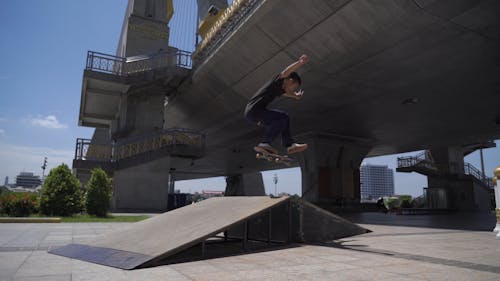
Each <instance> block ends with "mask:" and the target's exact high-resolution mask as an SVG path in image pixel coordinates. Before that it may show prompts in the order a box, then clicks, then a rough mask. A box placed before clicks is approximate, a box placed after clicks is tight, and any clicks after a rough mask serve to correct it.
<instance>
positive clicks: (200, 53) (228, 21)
mask: <svg viewBox="0 0 500 281" xmlns="http://www.w3.org/2000/svg"><path fill="white" fill-rule="evenodd" d="M262 2H263V1H262V0H234V1H233V3H232V4H231V6H229V7H228V8H227V9H226V10H225V11H224V14H223V15H222V16H221V17H220V18H219V19H218V20H217V22H215V24H214V25H213V26H212V28H211V29H210V30H209V31H208V32H207V34H206V35H205V38H203V40H202V41H201V43H200V44H198V46H197V50H196V52H195V53H194V54H193V57H194V60H195V61H196V63H197V64H199V63H200V62H201V61H203V60H205V58H206V57H207V56H208V55H210V54H211V53H212V52H213V50H215V49H216V48H217V47H218V46H219V45H220V44H221V42H222V41H223V40H224V39H225V38H227V37H228V35H229V34H231V32H232V31H233V30H234V29H235V28H236V27H238V26H239V25H240V23H242V22H243V21H244V19H246V18H247V16H248V15H249V14H250V12H251V11H253V10H254V8H255V7H257V4H259V3H262Z"/></svg>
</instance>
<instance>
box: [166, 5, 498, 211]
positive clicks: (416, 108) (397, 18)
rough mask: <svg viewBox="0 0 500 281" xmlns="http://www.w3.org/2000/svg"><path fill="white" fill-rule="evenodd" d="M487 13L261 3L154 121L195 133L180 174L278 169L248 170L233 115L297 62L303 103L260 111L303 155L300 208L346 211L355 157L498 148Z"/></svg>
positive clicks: (494, 56) (485, 9)
mask: <svg viewBox="0 0 500 281" xmlns="http://www.w3.org/2000/svg"><path fill="white" fill-rule="evenodd" d="M499 13H500V3H499V2H498V1H465V0H463V1H418V0H417V1H413V0H407V1H404V0H397V1H396V0H393V1H389V0H387V1H363V0H353V1H347V0H344V1H342V0H339V1H329V0H315V1H300V0H286V1H285V0H281V1H279V0H275V1H270V0H267V1H262V2H261V4H259V6H258V7H257V8H256V9H255V11H254V12H253V14H252V15H251V16H250V17H249V18H248V19H246V21H245V22H244V23H243V24H242V25H241V26H240V27H239V28H238V30H237V31H236V32H234V33H233V34H231V35H230V36H228V37H227V38H226V39H225V41H224V43H222V44H221V45H220V46H219V47H218V48H217V49H215V50H214V51H213V52H212V53H211V55H210V56H209V57H208V58H207V59H206V60H205V61H204V62H203V63H202V64H201V65H198V66H197V67H196V68H195V70H194V73H193V76H192V78H191V79H190V80H189V81H187V82H185V83H184V84H183V85H181V87H180V88H179V94H178V95H177V96H176V98H175V99H173V100H172V101H171V102H170V103H169V105H168V107H167V109H166V120H165V122H166V124H167V127H188V128H192V129H199V130H202V131H204V132H206V133H207V155H206V157H205V158H203V159H200V160H197V161H195V163H194V165H193V167H192V168H191V169H193V170H196V171H199V172H202V174H205V175H214V176H216V175H234V174H246V173H251V172H254V171H258V170H268V169H275V168H284V167H283V166H277V165H274V164H270V163H267V162H266V161H258V160H256V159H255V157H254V153H253V152H252V147H253V146H254V145H255V144H256V143H257V142H258V141H259V138H260V136H261V134H262V132H261V129H259V128H258V127H256V126H255V125H253V124H250V123H248V122H247V121H245V120H244V118H243V109H244V107H245V104H246V102H247V100H248V99H249V98H250V97H251V96H252V95H253V94H254V93H255V92H256V91H257V90H258V89H259V88H260V87H261V86H262V85H263V84H264V83H265V82H266V81H267V80H269V79H271V78H272V77H273V76H274V75H276V74H277V73H278V72H279V71H281V70H282V69H283V68H284V67H286V66H287V65H288V64H290V63H291V62H293V61H294V60H296V59H297V58H298V57H299V56H300V55H301V54H303V53H304V54H308V55H309V57H310V63H309V64H308V65H307V66H305V67H304V69H301V71H300V74H301V76H302V78H303V88H304V90H305V95H304V98H303V99H302V100H300V101H295V100H289V99H285V98H282V99H279V100H278V101H277V102H275V103H274V104H272V107H274V108H279V109H282V110H286V111H287V112H289V115H290V116H291V127H292V133H294V135H296V136H297V139H298V140H300V141H305V142H309V143H310V144H311V149H309V151H307V152H305V153H302V154H301V155H297V156H296V158H298V160H299V163H300V167H301V170H302V190H303V193H304V197H305V198H307V199H308V200H311V201H318V200H326V201H328V200H336V199H342V200H349V199H354V200H356V199H357V198H359V164H360V162H361V161H362V159H363V158H364V157H370V156H378V155H386V154H393V153H401V152H408V151H415V150H421V149H426V148H429V147H436V146H440V147H446V146H453V145H462V144H467V143H473V142H479V141H485V140H490V139H498V138H500V130H499V128H500V127H499V126H500V125H499V124H498V119H499V118H500V111H499V107H498V104H499V102H500V96H499V95H498V90H499V89H500V80H499V79H498V74H499V73H500V64H499V63H498V62H499V59H500V21H499V20H498V14H499ZM277 145H278V144H277ZM181 177H182V176H181ZM191 177H193V176H192V175H191V176H187V175H186V178H191Z"/></svg>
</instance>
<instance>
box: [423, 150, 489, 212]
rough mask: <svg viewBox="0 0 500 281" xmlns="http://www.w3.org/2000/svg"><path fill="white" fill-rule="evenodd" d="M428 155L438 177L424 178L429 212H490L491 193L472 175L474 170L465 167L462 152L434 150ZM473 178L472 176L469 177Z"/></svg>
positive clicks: (468, 166) (479, 179)
mask: <svg viewBox="0 0 500 281" xmlns="http://www.w3.org/2000/svg"><path fill="white" fill-rule="evenodd" d="M429 151H430V155H431V157H432V160H433V161H434V163H435V165H436V168H437V170H438V173H437V174H436V175H428V176H427V183H428V188H427V197H428V200H429V202H432V203H429V204H430V206H429V207H431V208H451V209H458V210H484V211H486V210H489V209H490V201H491V200H490V191H489V190H488V189H489V188H488V187H487V186H485V184H484V183H482V182H481V176H480V175H475V176H476V177H477V179H476V178H475V177H474V171H473V170H475V168H474V167H472V166H470V165H468V164H465V163H464V148H463V147H457V146H450V147H433V148H431V149H430V150H429ZM470 175H472V176H470Z"/></svg>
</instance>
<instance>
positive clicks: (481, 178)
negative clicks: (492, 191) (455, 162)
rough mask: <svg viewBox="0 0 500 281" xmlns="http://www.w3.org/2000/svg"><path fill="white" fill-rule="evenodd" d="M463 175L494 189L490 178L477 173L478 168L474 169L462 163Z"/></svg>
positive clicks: (468, 164)
mask: <svg viewBox="0 0 500 281" xmlns="http://www.w3.org/2000/svg"><path fill="white" fill-rule="evenodd" d="M464 173H465V174H466V175H469V176H472V177H474V178H476V179H477V180H479V181H481V182H483V183H484V184H485V185H486V186H487V187H489V188H494V186H493V181H492V180H491V178H489V177H486V176H484V175H483V173H482V172H481V171H479V169H478V168H476V167H474V166H473V165H472V164H470V163H464Z"/></svg>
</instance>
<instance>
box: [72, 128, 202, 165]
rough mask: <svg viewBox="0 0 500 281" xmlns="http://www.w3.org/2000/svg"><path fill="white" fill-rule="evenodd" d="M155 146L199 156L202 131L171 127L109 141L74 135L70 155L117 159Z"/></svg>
mask: <svg viewBox="0 0 500 281" xmlns="http://www.w3.org/2000/svg"><path fill="white" fill-rule="evenodd" d="M158 149H168V150H169V151H170V153H171V154H172V155H178V156H185V157H193V158H199V157H201V156H202V155H203V153H204V151H205V135H204V134H202V133H199V132H197V131H194V130H189V129H181V128H174V129H169V130H162V131H159V132H156V133H153V134H149V135H143V136H138V137H132V138H127V139H124V140H120V141H118V142H115V143H112V144H109V143H108V144H100V143H95V142H94V143H93V142H92V140H90V139H81V138H78V139H77V141H76V147H75V158H74V159H75V160H93V161H101V162H107V161H120V160H123V159H126V158H129V157H133V156H136V155H139V154H142V153H146V152H150V151H155V150H158Z"/></svg>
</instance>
